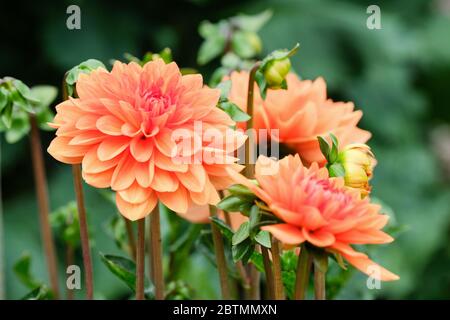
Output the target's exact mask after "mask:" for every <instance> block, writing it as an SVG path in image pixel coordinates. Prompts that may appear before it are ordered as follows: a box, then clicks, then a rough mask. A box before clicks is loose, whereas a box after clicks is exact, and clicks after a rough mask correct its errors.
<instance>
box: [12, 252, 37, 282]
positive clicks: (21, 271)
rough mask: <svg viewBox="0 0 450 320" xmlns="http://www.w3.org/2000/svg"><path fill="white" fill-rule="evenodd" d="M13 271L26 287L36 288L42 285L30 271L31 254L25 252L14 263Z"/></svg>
mask: <svg viewBox="0 0 450 320" xmlns="http://www.w3.org/2000/svg"><path fill="white" fill-rule="evenodd" d="M14 273H15V274H16V276H17V278H18V279H19V280H20V282H21V283H22V284H23V285H24V286H26V287H27V288H28V289H36V288H38V287H40V286H41V285H42V282H41V281H39V280H37V279H36V278H35V277H34V276H33V275H32V273H31V255H30V254H29V253H28V252H26V253H24V254H23V255H22V257H21V258H20V259H19V260H17V261H16V263H15V264H14Z"/></svg>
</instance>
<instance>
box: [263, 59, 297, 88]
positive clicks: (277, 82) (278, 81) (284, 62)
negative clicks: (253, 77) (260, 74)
mask: <svg viewBox="0 0 450 320" xmlns="http://www.w3.org/2000/svg"><path fill="white" fill-rule="evenodd" d="M290 69H291V61H290V60H289V58H284V59H281V60H273V61H270V62H269V63H268V64H267V66H266V68H265V70H264V77H265V78H266V81H267V84H268V87H269V88H272V89H278V88H280V87H281V85H282V84H283V81H284V79H285V78H286V76H287V74H288V73H289V70H290Z"/></svg>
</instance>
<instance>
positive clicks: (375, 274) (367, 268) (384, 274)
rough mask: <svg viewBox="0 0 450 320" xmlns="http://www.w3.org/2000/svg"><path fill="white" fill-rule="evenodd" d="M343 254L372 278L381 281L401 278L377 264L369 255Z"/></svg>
mask: <svg viewBox="0 0 450 320" xmlns="http://www.w3.org/2000/svg"><path fill="white" fill-rule="evenodd" d="M342 256H343V257H344V258H345V259H346V260H347V261H348V262H349V263H350V264H351V265H353V266H354V267H355V268H356V269H358V270H360V271H361V272H363V273H365V274H367V275H368V276H370V277H372V278H375V279H378V280H381V281H395V280H398V279H400V277H399V276H397V275H396V274H394V273H392V272H390V271H389V270H387V269H385V268H383V267H381V266H380V265H378V264H376V263H375V262H373V261H372V260H370V259H369V258H368V257H359V256H351V255H346V254H343V255H342Z"/></svg>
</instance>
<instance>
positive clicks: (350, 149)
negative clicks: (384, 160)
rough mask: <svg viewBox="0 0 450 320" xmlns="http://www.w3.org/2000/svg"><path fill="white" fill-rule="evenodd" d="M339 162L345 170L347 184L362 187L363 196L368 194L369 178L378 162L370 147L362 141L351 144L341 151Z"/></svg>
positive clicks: (352, 186)
mask: <svg viewBox="0 0 450 320" xmlns="http://www.w3.org/2000/svg"><path fill="white" fill-rule="evenodd" d="M339 162H340V163H342V166H343V167H344V170H345V176H344V179H345V184H346V185H347V186H348V187H351V188H357V189H360V190H361V194H362V196H363V197H364V196H366V195H368V194H369V192H370V189H371V187H370V185H369V180H370V179H371V178H372V174H373V168H374V167H375V165H376V163H377V161H376V159H375V156H374V154H373V153H372V151H371V150H370V147H369V146H368V145H366V144H362V143H355V144H349V145H347V146H346V147H345V148H344V150H342V151H341V152H340V153H339Z"/></svg>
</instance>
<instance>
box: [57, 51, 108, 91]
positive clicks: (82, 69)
mask: <svg viewBox="0 0 450 320" xmlns="http://www.w3.org/2000/svg"><path fill="white" fill-rule="evenodd" d="M98 68H104V69H106V67H105V65H104V64H103V63H102V62H101V61H98V60H96V59H88V60H86V61H83V62H81V63H80V64H78V65H76V66H75V67H73V68H72V69H70V70H69V71H67V73H66V77H65V81H66V83H67V85H68V86H67V90H68V91H67V93H68V95H69V96H71V95H72V94H73V86H74V85H75V83H76V82H77V81H78V77H79V76H80V74H81V73H90V72H91V71H93V70H96V69H98Z"/></svg>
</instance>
